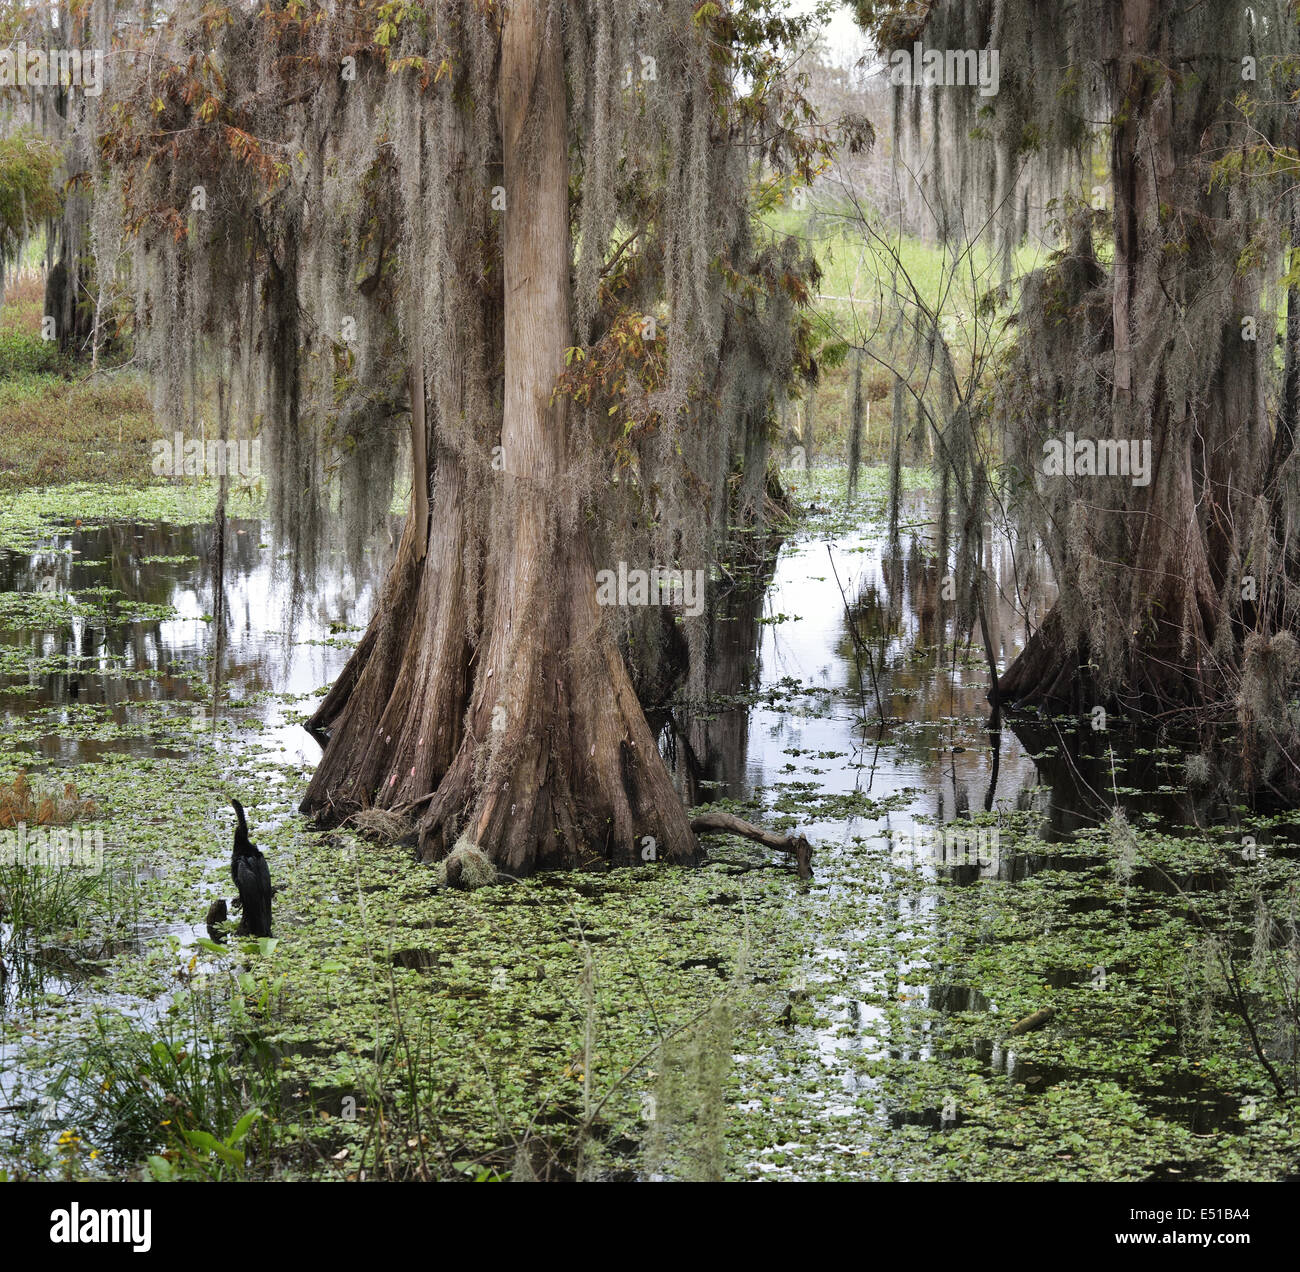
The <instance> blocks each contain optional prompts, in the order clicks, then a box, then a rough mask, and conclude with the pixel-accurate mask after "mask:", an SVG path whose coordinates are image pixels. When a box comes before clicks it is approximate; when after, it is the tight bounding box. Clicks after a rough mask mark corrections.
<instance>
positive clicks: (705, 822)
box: [691, 813, 812, 879]
mask: <svg viewBox="0 0 1300 1272" xmlns="http://www.w3.org/2000/svg"><path fill="white" fill-rule="evenodd" d="M691 829H692V830H693V831H694V832H695V833H696V834H697V835H707V834H710V833H713V834H728V835H741V836H743V837H744V838H745V839H752V840H753V841H754V842H755V843H758V844H764V845H766V846H767V847H768V848H775V849H776V850H777V851H778V852H789V853H793V854H794V860H795V865H796V866H797V867H798V868H799V878H800V879H811V878H812V845H811V844H810V843H809V842H808V841H807V839H805V838H804V837H803V836H802V835H778V834H776V833H775V832H773V831H770V830H764V829H763V828H762V826H755V825H754V823H753V822H747V821H745V820H744V819H743V818H741V817H736V816H734V815H733V814H731V813H701V814H700V815H699V816H698V817H695V818H692V820H691Z"/></svg>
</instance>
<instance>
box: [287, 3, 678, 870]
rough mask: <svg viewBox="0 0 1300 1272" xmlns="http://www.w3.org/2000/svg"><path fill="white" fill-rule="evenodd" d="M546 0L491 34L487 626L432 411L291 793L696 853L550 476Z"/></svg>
mask: <svg viewBox="0 0 1300 1272" xmlns="http://www.w3.org/2000/svg"><path fill="white" fill-rule="evenodd" d="M549 8H550V6H547V5H546V4H544V3H541V2H540V0H514V3H512V4H511V5H510V7H509V10H508V12H507V14H506V18H505V23H504V31H503V38H502V46H501V64H500V85H501V89H500V109H501V129H502V159H503V169H504V183H505V192H506V195H505V197H506V210H505V214H504V226H503V265H504V270H503V283H504V293H503V306H504V315H503V333H504V366H505V389H504V415H503V424H502V430H501V442H500V445H501V467H502V469H503V471H499V472H495V473H494V474H493V477H494V479H495V480H497V481H499V482H501V483H503V485H502V489H501V490H500V492H499V494H498V497H497V498H496V500H495V501H494V507H495V508H496V510H497V511H496V515H495V520H496V522H497V524H496V526H495V528H494V534H495V536H496V538H497V540H498V545H497V546H498V549H499V550H498V551H497V552H496V553H495V554H493V555H492V556H491V558H490V559H491V560H492V561H493V562H494V563H495V564H494V566H493V567H492V568H491V569H489V571H488V572H487V576H486V578H485V579H484V580H483V584H482V588H481V593H480V595H481V597H482V603H483V604H484V606H485V607H486V608H485V614H484V622H483V625H482V631H483V634H482V637H481V638H480V640H479V642H478V645H477V648H474V649H471V648H470V644H469V639H468V637H467V635H466V633H467V631H468V630H469V629H470V624H469V623H467V621H466V619H467V615H466V613H465V608H464V607H465V604H466V602H465V600H464V599H463V598H464V595H465V588H464V586H463V583H464V579H463V575H462V570H463V568H464V566H463V562H464V561H465V559H466V540H467V538H468V537H469V536H472V535H475V534H478V533H482V532H481V531H480V530H478V529H477V528H476V527H475V525H474V523H473V522H472V520H470V519H469V518H468V517H467V515H466V513H465V503H466V499H465V496H466V493H467V491H466V486H467V483H468V482H470V481H473V480H476V479H477V475H476V474H473V473H470V472H466V471H463V468H462V465H463V460H462V459H461V457H459V456H457V455H453V454H451V453H450V452H449V451H447V450H440V448H439V446H438V444H437V442H436V434H437V422H436V421H435V422H434V430H433V431H434V433H435V442H434V444H433V445H432V446H431V447H430V451H431V454H432V455H433V456H434V463H435V465H436V472H435V473H433V474H432V476H433V477H434V478H435V480H434V481H433V500H432V510H431V511H432V515H431V517H430V518H429V519H428V523H427V524H421V522H422V521H423V520H424V519H423V518H420V517H418V516H417V515H416V512H415V509H416V508H418V505H419V500H418V499H413V513H412V518H411V520H410V523H409V524H408V526H407V529H406V532H405V534H404V536H403V540H402V544H401V548H400V551H399V555H398V560H397V562H396V564H395V565H394V567H393V569H392V571H391V573H390V576H389V579H388V581H387V584H386V587H385V591H384V594H383V596H382V599H381V602H380V606H379V609H378V612H377V614H376V616H375V619H374V621H373V622H372V624H371V628H370V630H369V631H368V632H367V633H366V636H365V637H364V638H363V641H362V644H361V646H360V647H359V648H358V650H357V651H356V653H355V655H354V657H353V659H352V660H351V662H350V663H349V666H348V668H347V669H346V670H345V672H344V674H343V676H342V677H341V678H340V681H339V682H338V684H337V685H336V686H335V688H334V690H333V691H332V692H331V694H330V695H329V697H328V698H327V699H326V701H325V702H324V703H323V704H322V706H321V708H320V710H319V711H318V712H317V714H316V716H315V718H314V719H313V721H312V724H313V726H314V727H315V728H317V729H319V730H327V731H328V734H329V736H328V742H327V745H326V753H325V756H324V757H323V759H322V761H321V764H320V766H319V768H318V770H317V772H316V775H315V777H314V778H313V781H312V783H311V786H310V788H309V790H308V792H307V796H306V798H305V800H304V804H303V807H304V810H305V811H314V812H316V813H317V814H318V817H319V819H320V820H321V821H322V822H332V821H333V822H336V821H338V820H340V819H341V818H342V817H344V816H346V815H347V814H348V813H349V812H351V811H352V810H354V809H356V808H359V807H364V806H366V805H368V804H370V803H373V804H374V805H375V806H376V807H381V808H390V809H398V810H410V811H416V810H418V813H419V822H418V829H419V842H420V847H421V850H422V852H423V855H424V856H425V858H426V859H437V858H439V857H442V856H445V855H446V854H447V853H448V852H449V851H450V850H451V848H452V847H453V846H454V844H455V843H456V842H457V841H458V840H460V839H461V838H462V837H464V838H467V839H468V841H469V842H471V843H473V844H474V845H476V846H477V847H478V848H480V849H481V850H482V851H483V852H485V853H487V854H488V856H489V857H491V858H492V859H493V861H495V862H496V863H497V865H498V866H499V867H500V868H502V869H503V870H506V871H508V872H510V873H514V874H524V873H528V872H530V871H532V870H536V869H542V868H549V867H577V866H586V865H592V864H596V863H600V862H610V863H613V864H631V863H633V862H638V861H641V860H643V859H645V860H648V859H654V860H670V861H675V862H690V861H693V860H694V859H695V856H696V844H695V840H694V836H693V835H692V833H691V829H690V825H689V822H688V819H687V816H686V812H685V809H684V808H683V806H682V804H681V801H680V800H679V798H678V797H677V795H676V793H675V792H674V790H673V787H672V783H671V780H670V778H669V775H668V771H667V769H666V767H665V766H664V763H663V760H662V758H661V757H660V755H659V752H658V749H657V746H656V744H655V739H654V736H653V734H652V733H651V731H650V728H649V725H648V724H647V722H646V719H645V716H644V713H643V711H642V709H641V706H640V703H639V702H638V701H637V698H636V695H635V693H634V692H633V688H632V684H631V681H630V678H629V676H628V673H627V670H626V668H625V666H624V664H623V661H622V658H621V656H620V654H619V652H618V650H617V648H616V646H615V643H614V641H613V640H612V639H611V637H610V634H609V633H608V631H607V630H606V627H605V625H604V624H603V623H602V621H601V615H600V611H599V608H598V606H597V603H596V583H595V569H594V565H593V562H592V555H591V548H590V544H589V541H588V538H587V534H586V531H585V529H584V526H583V521H582V517H581V509H580V508H579V507H578V506H577V503H576V498H575V497H573V496H569V495H566V494H565V493H563V492H565V491H566V490H567V488H568V487H567V483H566V482H565V481H564V478H565V474H566V472H567V471H568V468H569V460H570V454H569V447H570V438H569V436H568V429H567V419H566V409H565V408H566V401H565V399H564V398H563V397H562V396H558V395H555V393H554V388H555V384H556V380H557V378H558V377H559V375H560V373H561V371H562V370H563V367H564V351H565V348H566V347H567V345H568V344H569V343H570V340H571V335H570V315H569V307H570V256H571V242H570V229H569V168H568V140H567V126H566V117H565V92H566V86H565V78H564V62H563V40H562V38H561V33H560V32H559V31H558V30H548V29H547V26H546V22H547V12H548V9H549ZM551 12H554V10H553V9H551ZM448 338H449V339H455V338H456V335H455V333H450V332H449V333H448ZM418 480H419V475H418V474H417V481H418ZM426 538H427V547H428V550H427V553H425V554H424V559H423V560H420V553H421V547H422V545H423V544H424V542H425V541H426ZM651 846H653V852H651V853H647V852H646V851H645V849H647V848H650V847H651Z"/></svg>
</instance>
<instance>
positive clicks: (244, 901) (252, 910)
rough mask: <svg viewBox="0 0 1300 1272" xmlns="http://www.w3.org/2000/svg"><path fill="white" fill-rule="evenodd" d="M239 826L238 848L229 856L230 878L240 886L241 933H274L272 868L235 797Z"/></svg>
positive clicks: (256, 934) (237, 831)
mask: <svg viewBox="0 0 1300 1272" xmlns="http://www.w3.org/2000/svg"><path fill="white" fill-rule="evenodd" d="M230 802H231V804H233V805H234V808H235V813H236V815H237V816H238V817H239V825H238V826H236V827H235V851H234V854H233V855H232V856H231V858H230V877H231V878H232V879H233V880H234V881H235V887H236V888H238V889H239V902H240V905H241V906H242V907H243V911H244V917H243V918H242V919H240V921H239V930H238V932H237V933H236V935H238V936H270V935H271V871H270V869H269V868H268V866H267V864H266V858H265V857H263V856H262V854H261V853H260V852H259V851H258V850H257V845H256V844H254V843H253V841H252V840H251V839H249V837H248V822H247V821H246V820H245V819H244V806H243V804H241V803H240V802H239V801H238V800H237V799H232V800H231V801H230Z"/></svg>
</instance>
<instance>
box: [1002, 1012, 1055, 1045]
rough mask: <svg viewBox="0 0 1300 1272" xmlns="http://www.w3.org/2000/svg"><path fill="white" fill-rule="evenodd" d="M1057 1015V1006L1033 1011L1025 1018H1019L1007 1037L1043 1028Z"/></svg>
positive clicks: (1016, 1036)
mask: <svg viewBox="0 0 1300 1272" xmlns="http://www.w3.org/2000/svg"><path fill="white" fill-rule="evenodd" d="M1055 1015H1056V1008H1055V1007H1044V1008H1043V1009H1042V1010H1041V1011H1036V1012H1033V1013H1031V1014H1030V1015H1028V1016H1026V1017H1025V1018H1024V1019H1023V1020H1017V1021H1016V1023H1015V1024H1014V1025H1012V1026H1011V1028H1010V1030H1009V1031H1008V1033H1007V1037H1008V1038H1018V1037H1019V1036H1020V1035H1021V1034H1027V1033H1029V1032H1030V1031H1031V1030H1034V1029H1041V1028H1042V1027H1043V1026H1044V1025H1045V1024H1047V1022H1048V1021H1049V1020H1051V1019H1053V1018H1054V1017H1055Z"/></svg>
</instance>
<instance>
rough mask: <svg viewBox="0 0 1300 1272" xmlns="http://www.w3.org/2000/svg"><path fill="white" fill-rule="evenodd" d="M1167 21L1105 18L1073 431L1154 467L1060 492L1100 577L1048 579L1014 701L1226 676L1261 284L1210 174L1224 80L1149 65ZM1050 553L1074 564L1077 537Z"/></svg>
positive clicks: (1128, 692)
mask: <svg viewBox="0 0 1300 1272" xmlns="http://www.w3.org/2000/svg"><path fill="white" fill-rule="evenodd" d="M1167 16H1168V15H1167V13H1166V12H1165V8H1164V7H1163V6H1162V5H1161V4H1160V3H1157V0H1123V4H1122V12H1121V14H1120V15H1119V17H1118V19H1117V25H1118V32H1117V34H1118V49H1117V51H1116V58H1115V61H1114V63H1113V64H1112V68H1111V73H1112V77H1113V81H1114V101H1115V114H1116V121H1117V122H1116V126H1115V129H1114V131H1113V136H1112V149H1111V172H1112V178H1113V183H1114V206H1115V258H1114V265H1113V269H1112V273H1111V279H1110V282H1111V289H1112V315H1113V330H1112V332H1111V333H1110V338H1111V339H1112V340H1113V368H1114V374H1113V390H1112V400H1111V417H1110V419H1109V421H1105V420H1083V421H1080V422H1078V423H1077V424H1076V425H1073V426H1075V427H1078V429H1079V433H1080V434H1081V435H1087V436H1091V437H1098V436H1103V437H1104V436H1109V437H1111V438H1116V439H1123V440H1124V441H1126V442H1127V441H1128V440H1130V439H1132V440H1138V441H1141V440H1146V439H1149V441H1150V446H1151V463H1152V470H1153V471H1152V473H1151V477H1150V482H1149V484H1148V485H1145V486H1135V485H1133V484H1131V483H1130V482H1129V481H1128V480H1127V479H1107V480H1097V481H1094V482H1091V483H1089V482H1084V483H1083V484H1082V486H1078V487H1077V488H1076V497H1077V498H1080V499H1084V500H1086V502H1087V503H1088V504H1089V514H1088V524H1089V527H1090V529H1089V543H1088V551H1089V553H1090V555H1091V557H1092V561H1093V564H1092V566H1091V568H1093V569H1094V570H1095V571H1096V577H1097V578H1099V579H1100V580H1101V582H1100V585H1099V586H1097V587H1096V588H1095V591H1096V593H1097V595H1096V596H1094V597H1093V598H1092V599H1090V600H1087V599H1083V598H1081V596H1080V591H1081V589H1080V588H1079V587H1078V585H1077V580H1076V579H1074V578H1072V577H1069V576H1067V577H1065V578H1063V580H1062V600H1061V601H1060V602H1058V606H1057V608H1056V610H1055V611H1054V612H1053V613H1052V614H1050V615H1049V616H1048V619H1047V620H1046V621H1045V622H1044V624H1043V625H1042V627H1040V628H1039V630H1038V631H1037V632H1036V633H1035V634H1034V636H1033V638H1032V639H1031V640H1030V642H1029V643H1028V645H1027V646H1026V648H1025V650H1024V651H1023V653H1022V654H1021V656H1020V657H1019V658H1018V659H1017V660H1016V662H1015V663H1013V664H1012V666H1011V667H1010V668H1009V669H1008V670H1007V672H1006V673H1005V675H1004V676H1003V677H1002V678H1001V680H1000V681H999V685H998V688H999V690H1000V693H1001V695H1002V697H1003V698H1004V699H1005V700H1007V701H1011V702H1016V703H1017V704H1018V705H1020V706H1027V705H1031V704H1037V703H1043V704H1050V705H1056V706H1064V705H1067V704H1068V705H1072V706H1074V707H1075V708H1078V707H1081V706H1088V705H1093V704H1096V703H1099V702H1117V703H1118V704H1119V705H1121V706H1125V707H1131V708H1137V709H1143V710H1163V709H1170V708H1179V707H1188V706H1199V705H1204V704H1206V703H1208V702H1212V701H1214V700H1215V699H1218V698H1222V697H1223V696H1224V695H1225V691H1226V687H1227V686H1228V685H1229V683H1230V680H1229V676H1230V674H1231V672H1232V668H1231V667H1230V666H1229V665H1227V663H1226V662H1225V660H1224V659H1223V657H1222V646H1220V653H1219V654H1218V655H1216V654H1215V653H1214V652H1213V651H1214V648H1215V646H1216V638H1217V637H1218V636H1219V633H1220V628H1221V626H1222V625H1223V624H1224V623H1229V622H1232V621H1234V619H1235V618H1236V617H1237V614H1238V609H1237V607H1236V606H1234V605H1232V604H1231V598H1230V597H1228V596H1227V595H1226V591H1227V590H1228V589H1226V588H1225V585H1226V583H1227V580H1228V576H1229V571H1230V570H1231V569H1232V567H1233V563H1234V561H1237V560H1239V559H1240V557H1241V556H1244V554H1245V550H1246V544H1245V543H1244V538H1245V536H1246V534H1247V533H1248V530H1249V526H1250V521H1251V516H1250V499H1251V498H1253V493H1252V492H1253V491H1254V490H1256V489H1258V486H1257V485H1256V484H1255V483H1256V478H1257V477H1258V476H1259V475H1260V474H1261V473H1262V471H1263V468H1264V465H1265V463H1266V456H1267V451H1268V447H1269V431H1268V426H1267V420H1266V417H1265V413H1264V409H1263V407H1264V397H1263V391H1262V389H1263V386H1262V383H1261V377H1260V367H1259V361H1258V358H1257V357H1256V354H1255V349H1254V346H1253V345H1251V344H1249V343H1247V342H1245V341H1243V339H1242V331H1241V318H1242V316H1243V315H1251V314H1257V313H1258V312H1259V288H1258V281H1257V279H1256V278H1254V277H1252V276H1251V275H1250V274H1249V273H1245V272H1240V271H1238V270H1237V269H1236V262H1237V259H1238V256H1239V254H1240V252H1241V250H1242V246H1243V241H1242V239H1241V237H1240V234H1241V232H1240V230H1239V228H1238V227H1235V226H1234V223H1233V213H1232V209H1231V207H1230V205H1229V202H1228V195H1227V194H1226V193H1225V192H1224V191H1222V190H1218V191H1215V190H1214V189H1212V188H1211V185H1210V182H1209V180H1208V171H1209V165H1210V162H1211V160H1212V159H1213V158H1215V157H1217V155H1218V154H1219V153H1220V151H1219V150H1218V149H1216V148H1218V147H1221V145H1222V139H1221V136H1220V135H1219V132H1218V131H1217V127H1218V126H1221V125H1222V120H1223V117H1224V115H1225V113H1226V111H1227V110H1228V109H1229V107H1228V105H1227V104H1225V101H1224V99H1223V96H1222V90H1220V91H1219V92H1215V91H1212V90H1207V91H1195V90H1194V89H1189V87H1188V86H1187V85H1186V84H1183V83H1181V82H1179V83H1171V75H1170V72H1168V71H1167V70H1165V69H1163V66H1162V64H1164V65H1169V64H1175V65H1177V64H1178V50H1177V49H1171V48H1169V47H1168V43H1169V40H1168V38H1167V36H1168V30H1167V27H1166V25H1165V23H1166V19H1167ZM1225 294H1228V295H1230V296H1231V298H1232V303H1231V304H1230V305H1228V306H1224V305H1222V297H1223V296H1224V295H1225ZM1225 309H1226V316H1225V317H1223V318H1221V319H1216V318H1214V317H1213V316H1212V315H1214V314H1216V313H1219V312H1221V311H1222V310H1225ZM1202 314H1205V315H1209V317H1208V318H1207V320H1206V321H1204V322H1201V320H1200V315H1202ZM1261 323H1262V324H1263V326H1264V329H1265V331H1266V332H1267V331H1271V326H1270V325H1269V324H1268V323H1267V322H1266V321H1265V320H1264V319H1261ZM1189 346H1190V348H1189ZM1063 360H1064V361H1066V362H1067V363H1068V361H1069V359H1068V357H1064V358H1063ZM1179 360H1181V362H1180V361H1179ZM1189 366H1190V367H1191V368H1192V370H1190V371H1189V370H1188V367H1189ZM1057 480H1060V479H1057ZM1066 553H1067V556H1068V557H1069V564H1070V566H1071V567H1074V566H1076V565H1077V560H1078V543H1077V541H1076V542H1075V543H1071V544H1070V545H1068V546H1067V548H1066ZM1085 604H1086V605H1090V606H1091V607H1092V608H1093V610H1094V611H1095V612H1094V614H1093V617H1092V622H1091V628H1092V631H1093V632H1094V633H1096V632H1098V631H1101V630H1103V629H1104V630H1106V631H1107V632H1109V633H1114V636H1113V645H1114V648H1113V649H1109V650H1103V649H1101V648H1099V642H1097V641H1090V640H1089V639H1088V634H1087V630H1086V628H1081V625H1080V624H1079V622H1078V621H1077V615H1078V613H1079V610H1080V608H1081V606H1083V605H1085ZM1068 611H1072V612H1073V614H1074V615H1075V616H1076V618H1075V620H1074V621H1067V620H1066V619H1065V617H1064V614H1065V613H1066V612H1068ZM1109 643H1110V642H1109V641H1108V644H1109Z"/></svg>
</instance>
